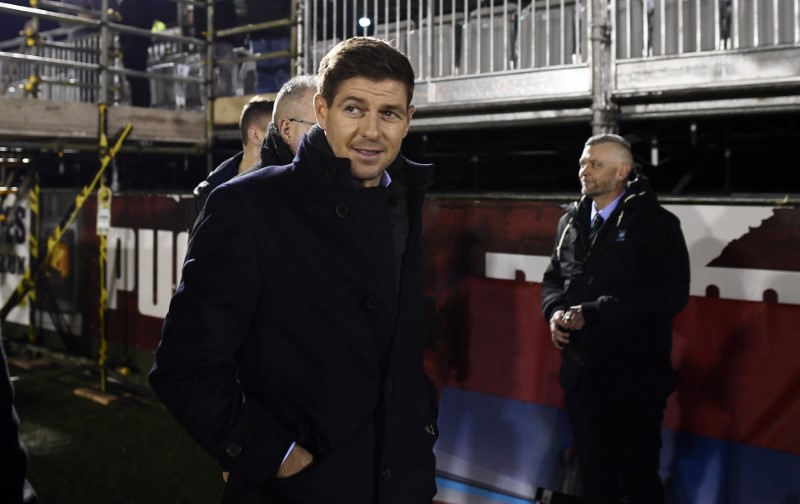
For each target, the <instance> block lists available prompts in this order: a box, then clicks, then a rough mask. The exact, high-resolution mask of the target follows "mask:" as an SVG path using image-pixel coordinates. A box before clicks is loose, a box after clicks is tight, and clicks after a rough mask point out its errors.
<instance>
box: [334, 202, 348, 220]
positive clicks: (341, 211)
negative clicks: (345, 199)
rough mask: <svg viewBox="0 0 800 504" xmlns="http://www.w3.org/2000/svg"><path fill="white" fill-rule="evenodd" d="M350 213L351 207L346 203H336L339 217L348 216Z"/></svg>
mask: <svg viewBox="0 0 800 504" xmlns="http://www.w3.org/2000/svg"><path fill="white" fill-rule="evenodd" d="M348 213H350V209H349V208H348V207H347V205H345V204H344V203H339V204H338V205H336V215H338V216H339V217H347V214H348Z"/></svg>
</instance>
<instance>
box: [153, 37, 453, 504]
mask: <svg viewBox="0 0 800 504" xmlns="http://www.w3.org/2000/svg"><path fill="white" fill-rule="evenodd" d="M317 80H318V86H319V94H317V95H316V96H315V97H314V104H315V106H314V107H315V112H316V118H317V122H318V125H317V126H313V127H312V128H311V130H310V131H309V133H308V134H307V135H306V137H305V138H304V139H303V141H302V142H301V144H300V148H299V150H298V153H297V156H296V157H295V159H294V161H293V162H292V163H291V164H289V165H286V166H281V167H271V168H269V169H264V170H255V171H253V172H251V173H248V174H245V175H243V176H241V177H236V178H235V179H233V180H231V181H230V182H227V183H225V184H223V185H221V186H219V187H218V188H217V189H215V190H214V191H213V192H212V194H211V195H210V197H209V199H208V201H207V204H206V207H205V209H204V214H203V216H202V218H201V221H200V222H199V223H198V225H197V228H196V229H195V235H194V237H193V238H192V239H191V241H190V244H189V251H188V253H187V257H186V261H185V263H184V266H183V275H182V281H181V284H180V285H179V287H178V289H177V291H176V293H175V296H174V297H173V299H172V301H171V304H170V308H169V313H168V314H167V317H166V319H165V321H164V328H163V332H162V339H161V343H160V344H159V347H158V349H157V351H156V362H155V364H154V366H153V369H152V371H151V373H150V383H151V384H152V386H153V389H154V390H155V391H156V393H157V394H158V396H159V397H160V398H161V400H162V401H163V402H164V404H165V405H166V406H167V407H168V408H169V410H170V411H171V412H172V413H173V414H174V415H175V417H176V418H177V419H178V421H179V422H180V423H181V424H182V425H183V426H184V427H185V428H186V429H187V430H188V431H189V432H190V433H191V435H192V436H193V437H194V438H195V439H196V440H197V442H198V443H199V444H201V445H202V446H203V447H204V448H205V449H206V450H207V451H208V452H209V453H211V454H212V455H213V456H214V457H215V458H216V459H217V460H218V461H219V463H220V465H221V467H222V469H223V471H226V472H228V473H229V477H228V478H227V485H226V500H227V501H228V502H264V503H292V504H319V503H323V502H324V503H327V504H336V503H341V504H369V503H380V504H422V503H428V504H430V503H431V502H432V499H433V496H434V495H435V493H436V483H435V458H434V455H433V445H434V442H435V441H436V438H437V436H438V429H437V425H436V418H437V408H436V404H437V401H436V390H435V388H434V387H433V386H432V384H431V382H430V380H429V379H428V377H427V376H426V375H425V373H424V371H423V347H424V337H423V323H422V312H423V309H422V308H423V305H422V304H423V296H422V279H423V275H422V267H421V266H422V262H421V261H422V259H421V247H422V202H423V199H424V190H425V187H427V185H429V183H430V180H431V176H432V167H431V166H430V165H420V164H416V163H413V162H411V161H409V160H407V159H405V158H404V157H402V156H401V155H400V147H401V145H402V141H403V138H405V136H406V134H407V132H408V128H409V125H410V122H411V116H412V114H413V112H414V107H413V106H412V105H411V99H412V96H413V89H414V72H413V70H412V69H411V65H410V63H409V61H408V59H407V58H406V57H405V56H403V55H402V54H401V53H399V52H398V51H397V50H395V49H394V48H392V47H391V46H390V45H388V44H387V43H386V42H383V41H380V40H377V39H371V38H353V39H348V40H346V41H344V42H342V43H340V44H339V45H338V46H337V47H336V48H334V49H333V50H332V51H331V52H330V53H329V54H328V55H327V56H326V57H325V58H324V59H323V61H322V63H321V64H320V70H319V73H318V74H317Z"/></svg>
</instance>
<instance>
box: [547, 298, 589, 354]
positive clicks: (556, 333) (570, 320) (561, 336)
mask: <svg viewBox="0 0 800 504" xmlns="http://www.w3.org/2000/svg"><path fill="white" fill-rule="evenodd" d="M585 324H586V321H585V320H584V319H583V312H582V311H581V307H580V305H578V306H572V307H570V308H569V309H568V310H566V311H564V310H558V311H557V312H555V313H554V314H553V318H552V319H550V339H551V340H552V341H553V345H555V346H556V348H558V349H559V350H561V349H562V348H564V345H566V344H568V343H569V331H580V330H581V329H583V326H584V325H585Z"/></svg>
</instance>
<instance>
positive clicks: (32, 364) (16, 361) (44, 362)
mask: <svg viewBox="0 0 800 504" xmlns="http://www.w3.org/2000/svg"><path fill="white" fill-rule="evenodd" d="M8 363H9V364H10V365H12V366H14V367H16V368H19V369H24V370H26V371H30V370H32V369H40V368H49V367H51V366H52V365H53V361H51V360H50V359H30V358H25V357H9V358H8Z"/></svg>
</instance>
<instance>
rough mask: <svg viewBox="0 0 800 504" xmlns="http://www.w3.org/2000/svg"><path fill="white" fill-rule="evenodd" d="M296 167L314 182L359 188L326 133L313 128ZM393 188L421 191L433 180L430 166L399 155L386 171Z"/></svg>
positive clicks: (304, 140)
mask: <svg viewBox="0 0 800 504" xmlns="http://www.w3.org/2000/svg"><path fill="white" fill-rule="evenodd" d="M295 165H296V166H297V169H298V171H299V172H300V173H302V174H304V175H305V176H308V177H310V178H311V179H312V180H314V181H315V182H318V183H321V184H325V185H330V186H334V187H341V188H355V187H358V186H357V185H356V184H357V181H356V180H355V179H354V178H353V177H352V176H351V175H350V160H349V159H345V158H339V157H336V156H334V154H333V151H332V150H331V147H330V145H329V144H328V139H327V138H326V137H325V131H324V130H323V129H322V128H320V127H319V125H314V126H312V127H311V129H310V130H309V131H308V133H306V136H305V137H303V140H302V141H301V142H300V147H299V148H298V150H297V157H296V158H295ZM387 171H388V172H389V175H390V176H391V177H392V186H394V185H395V184H398V185H403V186H405V187H406V188H408V190H412V191H413V190H423V189H425V188H426V187H428V186H429V185H430V184H431V182H432V180H433V165H431V164H420V163H415V162H413V161H410V160H408V159H406V158H405V157H403V156H402V155H399V156H397V158H396V159H395V160H394V162H392V164H391V165H390V166H389V168H388V169H387Z"/></svg>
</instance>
